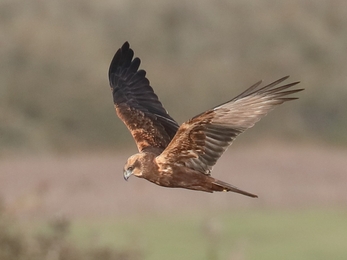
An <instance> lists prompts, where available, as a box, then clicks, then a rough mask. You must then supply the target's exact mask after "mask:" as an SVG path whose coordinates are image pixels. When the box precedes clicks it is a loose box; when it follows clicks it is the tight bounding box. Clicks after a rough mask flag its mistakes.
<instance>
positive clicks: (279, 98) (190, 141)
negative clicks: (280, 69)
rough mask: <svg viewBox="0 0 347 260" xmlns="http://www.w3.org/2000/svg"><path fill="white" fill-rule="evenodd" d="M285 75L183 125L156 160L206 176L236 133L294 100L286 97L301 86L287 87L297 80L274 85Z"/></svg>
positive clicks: (247, 91)
mask: <svg viewBox="0 0 347 260" xmlns="http://www.w3.org/2000/svg"><path fill="white" fill-rule="evenodd" d="M287 78H288V77H284V78H281V79H279V80H277V81H275V82H273V83H271V84H269V85H267V86H265V87H262V88H258V86H259V85H260V83H261V82H258V83H256V84H254V85H253V86H251V87H250V88H248V89H247V90H246V91H244V92H243V93H241V94H240V95H238V96H237V97H235V98H234V99H232V100H230V101H228V102H226V103H223V104H221V105H219V106H217V107H215V108H213V109H211V110H208V111H206V112H204V113H202V114H200V115H197V116H195V117H194V118H192V119H191V120H189V121H187V122H186V123H184V124H182V126H181V127H180V128H179V129H178V131H177V134H176V135H175V137H174V138H173V139H172V141H171V142H170V144H169V145H168V147H167V148H166V149H165V150H164V151H163V152H162V154H161V155H159V156H158V157H157V159H156V160H157V163H159V164H160V163H162V164H165V163H166V162H170V163H176V164H181V165H185V166H187V167H189V168H192V169H194V170H197V171H200V172H201V173H204V174H207V175H209V174H210V172H211V170H212V167H213V166H214V165H215V163H216V162H217V160H218V159H219V158H220V156H221V155H222V154H223V153H224V152H225V150H226V149H227V148H228V147H229V146H230V145H231V143H232V142H233V140H234V139H235V138H236V137H237V136H238V135H239V134H241V133H243V132H244V131H245V130H246V129H248V128H251V127H252V126H253V125H254V124H255V123H256V122H258V121H259V120H260V119H261V118H262V117H264V116H265V115H266V114H267V113H268V112H269V111H271V110H272V109H273V108H274V107H275V106H277V105H280V104H282V103H284V102H286V101H290V100H294V99H296V98H293V97H286V96H287V95H290V94H293V93H296V92H299V91H301V90H302V89H294V90H287V89H288V88H290V87H292V86H294V85H296V84H298V83H299V82H294V83H290V84H286V85H284V86H281V87H276V88H274V87H275V86H276V85H278V84H279V83H281V82H282V81H284V80H285V79H287Z"/></svg>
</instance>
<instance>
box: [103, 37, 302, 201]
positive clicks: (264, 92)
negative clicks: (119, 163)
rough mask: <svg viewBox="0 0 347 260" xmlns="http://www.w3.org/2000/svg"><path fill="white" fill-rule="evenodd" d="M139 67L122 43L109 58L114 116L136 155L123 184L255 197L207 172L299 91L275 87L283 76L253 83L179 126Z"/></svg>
mask: <svg viewBox="0 0 347 260" xmlns="http://www.w3.org/2000/svg"><path fill="white" fill-rule="evenodd" d="M140 62H141V61H140V59H139V58H134V51H133V50H132V49H131V48H130V46H129V43H128V42H125V43H124V44H123V46H122V47H121V48H120V49H119V50H118V51H117V52H116V54H115V55H114V57H113V59H112V62H111V65H110V68H109V72H108V76H109V82H110V86H111V90H112V94H113V101H114V107H115V110H116V113H117V115H118V117H119V118H120V119H121V120H122V121H123V122H124V124H125V125H126V126H127V128H128V129H129V131H130V133H131V135H132V136H133V138H134V139H135V142H136V145H137V148H138V150H139V153H136V154H134V155H132V156H130V157H129V159H128V160H127V162H126V164H125V166H124V171H123V175H124V179H125V180H128V178H129V177H130V176H131V175H135V176H137V177H140V178H144V179H146V180H148V181H150V182H152V183H155V184H157V185H160V186H164V187H171V188H184V189H190V190H198V191H205V192H214V191H232V192H236V193H240V194H243V195H246V196H249V197H257V195H255V194H252V193H249V192H247V191H244V190H241V189H239V188H237V187H235V186H233V185H230V184H228V183H226V182H223V181H221V180H218V179H216V178H213V177H212V176H211V171H212V167H213V166H214V165H215V164H216V162H217V160H218V159H219V158H220V157H221V155H222V154H223V153H224V152H225V150H226V149H227V148H228V147H229V146H230V145H231V143H232V142H233V141H234V139H235V138H236V137H237V136H238V135H239V134H241V133H243V132H244V131H245V130H246V129H248V128H251V127H252V126H253V125H254V124H255V123H256V122H258V121H259V120H260V119H261V118H262V117H264V116H265V115H266V114H267V113H268V112H269V111H271V110H272V109H273V108H274V107H275V106H277V105H280V104H282V103H284V102H286V101H290V100H294V99H297V98H295V97H288V95H290V94H293V93H296V92H299V91H301V90H303V89H290V88H291V87H293V86H294V85H296V84H298V83H299V82H294V83H289V84H285V85H281V86H279V84H280V83H282V82H283V81H284V80H286V79H287V78H288V76H287V77H283V78H281V79H279V80H277V81H275V82H273V83H271V84H269V85H267V86H264V87H259V86H260V84H261V81H259V82H257V83H256V84H254V85H253V86H251V87H250V88H248V89H246V90H245V91H244V92H242V93H241V94H240V95H238V96H237V97H235V98H233V99H231V100H230V101H227V102H225V103H223V104H221V105H219V106H216V107H214V108H212V109H210V110H207V111H205V112H203V113H201V114H199V115H197V116H195V117H193V118H192V119H190V120H188V121H186V122H184V123H183V124H182V125H181V126H180V125H178V123H177V122H176V121H175V120H174V119H173V118H172V117H171V116H170V115H169V114H168V112H167V111H166V110H165V108H164V107H163V105H162V104H161V102H160V101H159V99H158V96H157V95H156V94H155V93H154V91H153V89H152V87H151V86H150V83H149V80H148V79H147V78H146V72H145V71H144V70H142V69H139V66H140Z"/></svg>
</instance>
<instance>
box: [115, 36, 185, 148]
mask: <svg viewBox="0 0 347 260" xmlns="http://www.w3.org/2000/svg"><path fill="white" fill-rule="evenodd" d="M133 57H134V52H133V50H132V49H130V46H129V43H128V42H125V43H124V44H123V46H122V47H121V48H120V49H119V50H118V51H117V52H116V54H115V55H114V57H113V60H112V62H111V64H110V68H109V81H110V86H111V90H112V94H113V101H114V106H115V109H116V113H117V115H118V116H119V118H120V119H121V120H122V121H123V122H124V124H125V125H126V126H127V127H128V129H129V130H130V132H131V134H132V136H133V138H134V139H135V142H136V145H137V147H138V149H139V151H143V150H145V149H147V148H151V147H154V148H160V149H161V150H164V149H165V147H166V146H167V145H168V144H169V143H170V141H171V139H172V138H173V137H174V135H175V133H176V131H177V129H178V124H177V122H176V121H175V120H174V119H173V118H172V117H171V116H169V114H168V112H167V111H166V110H165V109H164V107H163V105H162V104H161V102H160V101H159V99H158V96H157V95H156V94H155V93H154V91H153V89H152V87H151V86H150V83H149V80H148V79H147V78H146V71H144V70H139V67H140V63H141V61H140V59H139V58H133Z"/></svg>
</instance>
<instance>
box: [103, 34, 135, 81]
mask: <svg viewBox="0 0 347 260" xmlns="http://www.w3.org/2000/svg"><path fill="white" fill-rule="evenodd" d="M133 57H134V51H133V50H132V49H131V48H130V44H129V42H128V41H126V42H124V43H123V45H122V47H121V48H119V49H118V50H117V52H116V53H115V55H114V56H113V59H112V61H111V64H110V68H109V70H108V77H109V78H111V74H112V73H114V72H115V71H116V69H117V68H118V67H119V66H121V65H122V64H123V63H126V62H128V63H130V62H131V60H132V59H133Z"/></svg>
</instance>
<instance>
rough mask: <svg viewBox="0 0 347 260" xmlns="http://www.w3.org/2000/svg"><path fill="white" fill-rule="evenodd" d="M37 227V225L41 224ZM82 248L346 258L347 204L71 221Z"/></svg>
mask: <svg viewBox="0 0 347 260" xmlns="http://www.w3.org/2000/svg"><path fill="white" fill-rule="evenodd" d="M41 228H42V226H41ZM69 240H71V241H73V242H76V243H77V244H78V245H80V246H81V247H82V248H90V247H95V246H96V245H97V246H107V247H110V248H117V249H119V250H135V251H139V252H141V255H142V256H143V258H144V259H147V260H162V259H165V260H171V259H172V260H173V259H190V260H194V259H196V260H201V259H223V260H224V259H225V260H229V259H249V260H252V259H257V260H261V259H264V260H265V259H266V260H269V259H283V260H286V259H288V260H289V259H296V260H300V259H303V260H304V259H305V260H308V259H314V260H317V259H334V260H338V259H347V211H346V210H331V209H330V210H295V211H294V210H293V211H290V210H284V211H283V210H282V211H279V210H278V211H274V210H267V211H266V210H255V211H241V212H224V213H222V214H215V213H208V214H206V213H203V214H198V213H196V214H194V215H193V214H186V215H176V214H174V215H170V216H169V215H160V216H153V215H143V214H142V215H141V216H131V217H128V218H127V217H122V218H114V219H103V220H101V219H98V220H81V221H72V222H71V230H70V235H69Z"/></svg>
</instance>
